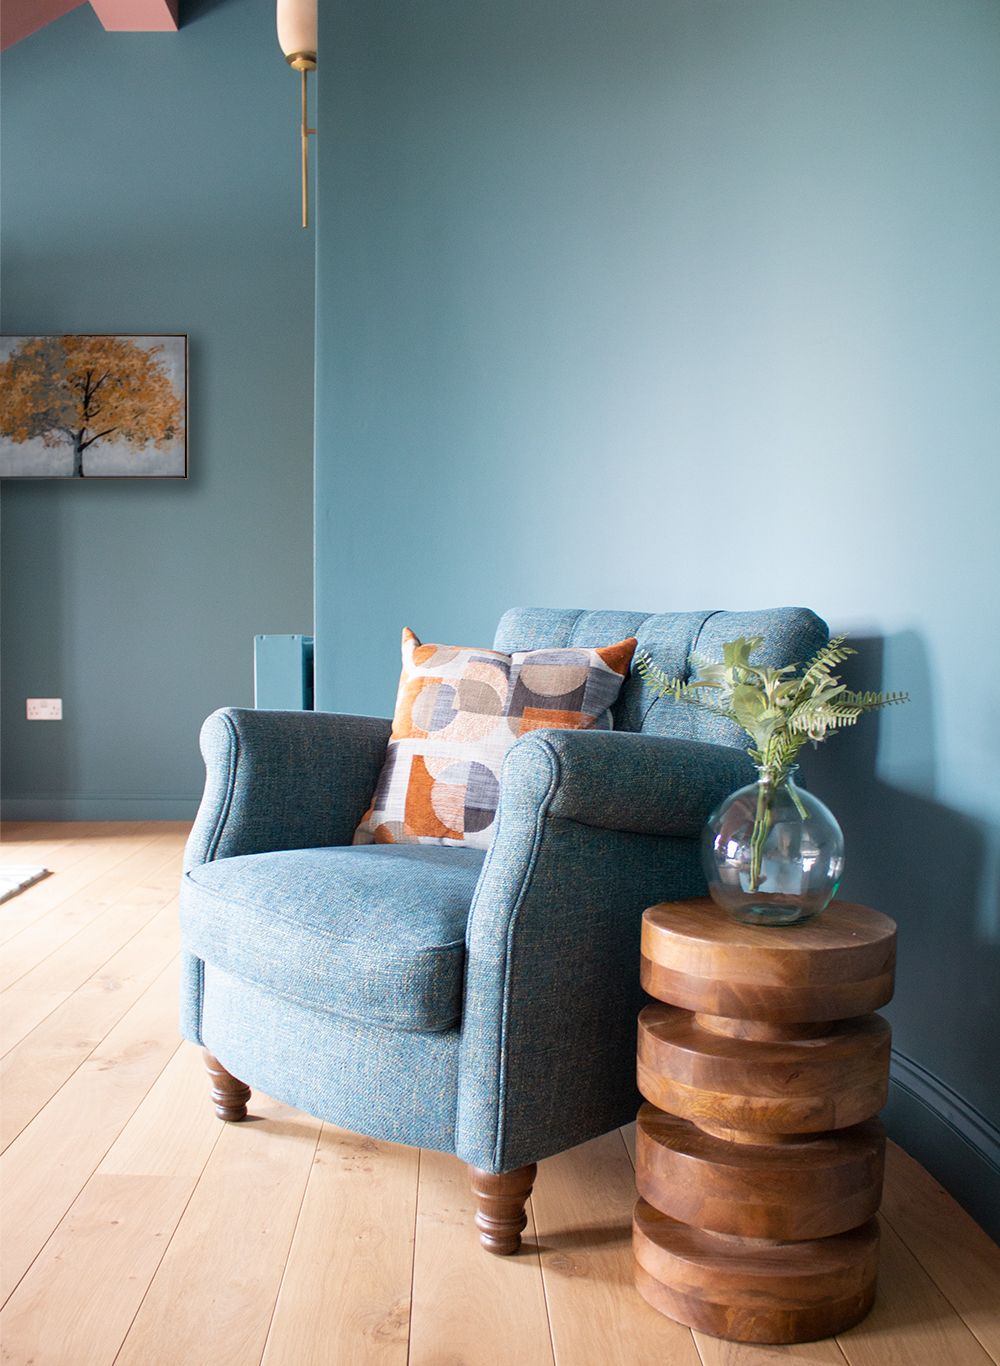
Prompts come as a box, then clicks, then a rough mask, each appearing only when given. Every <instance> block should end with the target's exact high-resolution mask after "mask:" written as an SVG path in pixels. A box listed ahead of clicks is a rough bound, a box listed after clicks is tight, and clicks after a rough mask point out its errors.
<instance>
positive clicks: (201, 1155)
mask: <svg viewBox="0 0 1000 1366" xmlns="http://www.w3.org/2000/svg"><path fill="white" fill-rule="evenodd" d="M207 1095H208V1087H207V1084H206V1078H205V1069H204V1065H203V1063H202V1060H201V1055H200V1053H199V1052H198V1050H197V1049H194V1048H181V1049H178V1051H177V1052H176V1053H175V1054H174V1056H173V1058H171V1060H170V1062H169V1063H168V1064H167V1066H166V1067H165V1068H164V1070H163V1071H162V1072H161V1073H160V1076H159V1077H158V1079H157V1080H156V1082H155V1083H154V1084H153V1086H152V1088H151V1090H150V1091H149V1093H148V1095H147V1096H146V1098H145V1100H144V1101H143V1102H142V1104H141V1105H140V1106H139V1108H138V1109H137V1110H136V1112H135V1114H134V1115H133V1116H132V1118H131V1120H130V1121H129V1122H128V1124H127V1125H126V1126H125V1128H124V1129H123V1130H122V1133H121V1135H120V1136H119V1137H118V1139H117V1140H116V1141H115V1143H114V1144H113V1145H112V1146H111V1148H110V1149H109V1151H108V1153H107V1154H106V1156H105V1157H104V1159H103V1161H102V1162H101V1164H100V1166H99V1167H98V1168H97V1170H96V1172H95V1173H94V1175H93V1176H92V1177H91V1178H90V1180H89V1181H88V1182H87V1184H86V1185H85V1186H84V1188H83V1190H82V1191H81V1192H80V1194H79V1195H78V1196H77V1198H76V1200H75V1201H74V1202H73V1204H72V1205H71V1206H70V1209H69V1210H68V1212H67V1214H66V1216H65V1218H64V1219H63V1220H62V1221H61V1223H60V1224H59V1226H58V1228H56V1230H55V1232H54V1233H53V1234H52V1237H51V1238H50V1239H49V1240H48V1242H47V1243H46V1244H45V1246H44V1247H43V1249H42V1250H41V1252H40V1253H39V1255H38V1256H37V1257H36V1259H35V1261H34V1262H33V1264H32V1266H31V1268H30V1269H29V1271H28V1272H27V1274H26V1275H25V1277H24V1278H23V1280H22V1281H21V1283H20V1284H19V1285H18V1287H17V1289H16V1290H15V1291H14V1293H13V1295H12V1296H11V1297H10V1299H9V1300H8V1301H7V1305H6V1307H5V1308H4V1309H3V1311H2V1312H0V1335H2V1339H3V1344H4V1345H3V1356H4V1361H5V1362H10V1363H12V1364H13V1363H17V1364H18V1366H30V1363H32V1362H37V1361H38V1360H41V1361H44V1362H45V1363H46V1366H107V1364H108V1363H110V1362H112V1361H114V1358H115V1356H116V1354H117V1352H118V1350H119V1348H120V1347H121V1344H122V1342H123V1341H124V1338H125V1335H126V1333H127V1332H128V1330H129V1327H130V1325H131V1323H132V1320H133V1319H134V1317H135V1314H136V1312H137V1310H138V1308H139V1305H140V1304H141V1302H142V1298H143V1295H144V1294H145V1292H146V1289H147V1287H148V1285H149V1283H150V1281H151V1280H152V1278H153V1275H154V1274H155V1272H156V1268H157V1267H158V1265H159V1263H160V1260H161V1259H162V1257H163V1254H164V1251H165V1249H166V1247H167V1244H168V1242H169V1239H170V1237H171V1235H172V1234H173V1232H174V1229H175V1228H176V1227H177V1224H178V1222H179V1220H180V1218H181V1215H182V1214H183V1212H184V1208H185V1206H186V1205H187V1202H188V1200H189V1199H190V1197H191V1193H192V1191H193V1190H194V1188H195V1185H196V1184H197V1182H198V1179H199V1177H200V1176H201V1173H202V1170H203V1168H204V1166H205V1163H206V1162H207V1161H208V1158H209V1155H210V1154H211V1152H212V1149H213V1148H214V1146H215V1144H216V1142H217V1141H218V1139H219V1136H220V1133H221V1128H222V1126H221V1124H220V1122H219V1120H218V1119H216V1117H215V1115H214V1114H213V1113H212V1109H211V1106H210V1105H209V1104H208V1103H207ZM123 1268H127V1274H126V1275H123V1274H122V1270H123Z"/></svg>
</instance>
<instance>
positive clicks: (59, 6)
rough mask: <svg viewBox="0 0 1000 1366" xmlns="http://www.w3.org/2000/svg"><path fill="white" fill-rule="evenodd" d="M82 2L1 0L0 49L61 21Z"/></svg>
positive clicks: (72, 0)
mask: <svg viewBox="0 0 1000 1366" xmlns="http://www.w3.org/2000/svg"><path fill="white" fill-rule="evenodd" d="M82 4H83V0H3V2H2V4H0V48H6V47H10V46H11V44H12V43H19V42H20V41H21V39H22V38H27V37H28V36H29V35H30V34H32V33H35V32H36V31H37V30H38V29H40V28H44V27H45V25H46V24H51V23H52V20H53V19H61V18H62V16H63V15H64V14H66V13H68V11H69V10H71V9H76V8H77V6H78V5H82Z"/></svg>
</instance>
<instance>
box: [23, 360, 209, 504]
mask: <svg viewBox="0 0 1000 1366" xmlns="http://www.w3.org/2000/svg"><path fill="white" fill-rule="evenodd" d="M187 351H188V348H187V337H186V336H185V335H183V334H179V333H170V334H163V335H150V336H137V335H107V334H102V335H88V336H59V337H0V478H4V479H95V478H96V479H116V478H117V479H121V478H130V479H186V478H187V376H188V355H187Z"/></svg>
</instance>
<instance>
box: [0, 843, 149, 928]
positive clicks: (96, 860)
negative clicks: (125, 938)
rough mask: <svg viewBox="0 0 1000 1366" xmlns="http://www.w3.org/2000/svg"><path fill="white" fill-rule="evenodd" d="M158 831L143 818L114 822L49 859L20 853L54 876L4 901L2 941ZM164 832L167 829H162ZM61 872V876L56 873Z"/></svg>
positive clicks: (6, 857)
mask: <svg viewBox="0 0 1000 1366" xmlns="http://www.w3.org/2000/svg"><path fill="white" fill-rule="evenodd" d="M155 833H156V832H153V833H150V834H146V833H145V832H144V827H143V823H142V822H141V821H131V822H123V823H122V824H120V825H111V826H109V827H108V828H106V829H104V830H103V831H102V832H101V833H100V834H99V835H97V836H95V837H93V838H89V839H87V838H85V839H81V840H80V843H79V845H78V846H74V845H73V844H72V843H70V844H65V845H63V846H62V847H60V848H58V849H53V850H50V852H49V854H48V857H47V858H46V859H44V860H43V859H41V858H39V857H38V854H39V851H38V850H37V849H33V850H31V851H30V852H29V851H28V850H27V849H23V850H22V851H21V852H19V855H18V862H25V863H40V862H44V863H45V866H46V867H47V868H49V870H50V871H51V873H52V874H53V876H52V877H47V878H43V879H42V881H41V882H36V883H35V884H34V886H33V887H28V888H26V889H25V891H23V892H19V893H18V894H17V896H15V897H12V898H11V899H10V900H9V901H5V902H4V903H3V912H2V914H0V944H3V943H6V942H7V941H8V940H9V939H12V938H14V937H15V936H16V935H18V934H20V933H21V932H22V931H23V930H24V929H26V928H28V927H30V926H31V925H34V924H35V923H36V922H37V921H39V920H41V919H43V918H44V917H45V916H47V915H48V914H49V912H50V911H51V910H53V908H54V907H56V906H59V905H60V904H61V903H62V901H63V900H64V898H65V897H66V896H67V895H73V894H74V893H75V892H78V891H80V889H81V888H83V887H86V886H88V885H89V884H90V883H93V882H95V881H97V880H98V879H99V878H100V877H101V875H102V872H104V871H107V870H108V869H109V868H113V867H114V866H115V864H116V863H118V862H120V861H121V859H123V858H127V857H128V854H129V852H130V850H131V849H132V848H135V847H136V846H137V845H140V846H141V845H142V844H143V843H145V842H147V840H148V839H152V838H153V837H154V834H155ZM159 833H161V834H162V833H164V832H162V831H161V832H159ZM4 861H5V862H10V863H13V862H14V861H15V860H14V856H13V855H12V854H9V853H8V852H7V850H5V851H4ZM56 874H58V875H59V876H58V877H57V876H55V875H56Z"/></svg>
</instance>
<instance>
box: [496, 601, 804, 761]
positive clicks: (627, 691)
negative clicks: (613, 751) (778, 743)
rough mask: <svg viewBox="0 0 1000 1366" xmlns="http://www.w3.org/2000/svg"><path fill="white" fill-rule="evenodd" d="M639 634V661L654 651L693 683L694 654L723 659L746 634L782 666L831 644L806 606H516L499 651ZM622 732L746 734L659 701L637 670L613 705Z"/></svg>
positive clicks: (726, 741)
mask: <svg viewBox="0 0 1000 1366" xmlns="http://www.w3.org/2000/svg"><path fill="white" fill-rule="evenodd" d="M625 636H635V637H636V639H637V640H638V642H639V644H638V647H637V649H636V655H637V656H638V655H639V654H641V653H642V652H643V651H648V652H649V654H650V655H652V657H653V661H654V662H655V663H656V664H658V665H659V666H660V668H661V669H664V670H665V671H666V672H667V673H668V674H669V675H670V677H672V678H674V677H680V678H690V676H691V674H692V669H691V664H690V660H691V655H692V654H704V655H707V656H709V657H710V658H715V659H721V658H722V646H723V644H724V643H725V642H726V641H727V640H736V639H737V638H738V637H739V636H763V637H764V644H763V646H762V647H761V649H760V650H759V651H758V652H757V654H756V655H755V656H754V658H755V659H758V660H759V661H760V662H761V663H762V664H769V665H772V666H778V665H782V664H796V663H801V662H804V661H805V660H807V659H809V657H810V656H811V655H813V654H815V652H816V651H817V650H818V649H819V647H820V646H821V645H825V644H826V642H827V640H828V639H829V632H828V630H827V627H826V623H825V622H823V621H821V620H820V619H819V617H818V616H816V614H815V613H814V612H810V611H809V610H808V609H807V608H805V607H774V608H771V609H770V610H769V611H766V612H663V613H659V614H657V615H653V616H649V615H647V614H646V613H645V612H583V611H577V610H575V609H568V608H553V607H515V608H513V609H512V610H511V611H509V612H505V613H504V615H503V616H502V617H501V619H500V624H499V626H498V627H497V632H496V639H495V640H494V642H493V648H494V649H496V650H506V651H512V650H534V649H537V648H539V647H540V646H542V645H553V646H566V645H588V644H594V643H596V644H603V642H604V641H605V640H622V639H623V638H624V637H625ZM612 710H613V713H614V718H615V729H616V730H638V731H642V732H643V733H644V734H647V735H669V736H672V737H673V738H674V739H676V740H703V741H707V742H709V743H711V744H716V745H731V746H734V747H736V748H742V747H743V745H744V743H745V742H744V739H743V735H742V732H741V731H740V730H739V729H738V727H736V726H734V725H733V724H732V723H731V722H730V721H725V720H723V719H721V718H720V717H717V716H710V715H709V714H708V713H707V712H703V711H700V710H699V709H698V708H696V707H689V706H678V705H677V703H675V702H674V701H673V700H672V699H669V698H668V699H661V700H657V699H656V698H655V697H654V696H653V694H652V692H651V691H650V690H649V689H648V688H647V687H646V686H645V685H644V684H643V681H642V679H641V678H640V677H639V675H638V674H637V673H636V672H635V671H633V673H632V676H631V678H629V679H628V680H627V682H626V683H625V686H624V687H623V688H622V690H621V693H620V694H619V697H618V701H617V703H616V704H615V706H614V707H613V708H612Z"/></svg>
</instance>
